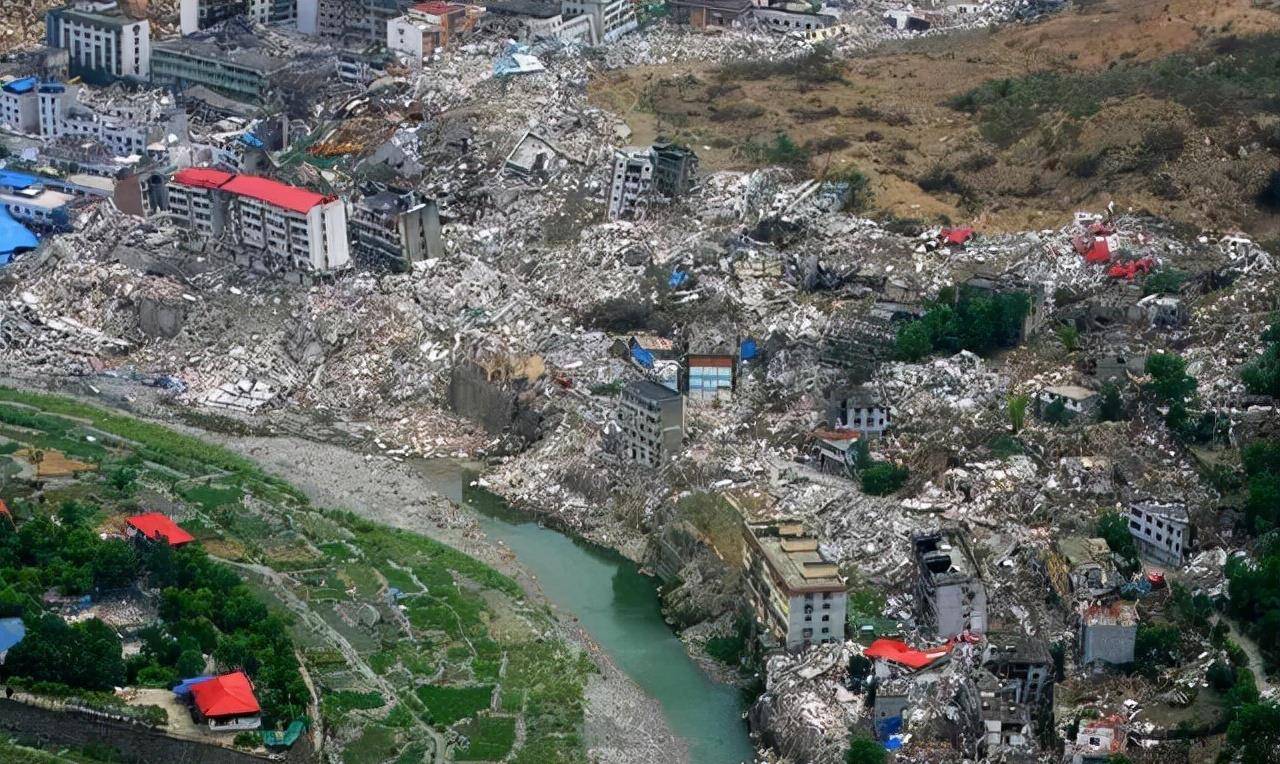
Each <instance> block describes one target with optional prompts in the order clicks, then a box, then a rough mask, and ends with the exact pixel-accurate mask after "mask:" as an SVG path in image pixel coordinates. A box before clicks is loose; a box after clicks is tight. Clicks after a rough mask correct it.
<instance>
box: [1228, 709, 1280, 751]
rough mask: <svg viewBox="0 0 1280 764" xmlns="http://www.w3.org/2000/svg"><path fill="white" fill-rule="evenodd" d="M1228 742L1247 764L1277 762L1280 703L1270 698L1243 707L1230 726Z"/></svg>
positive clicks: (1279, 734)
mask: <svg viewBox="0 0 1280 764" xmlns="http://www.w3.org/2000/svg"><path fill="white" fill-rule="evenodd" d="M1227 742H1229V743H1230V744H1231V745H1233V746H1235V747H1236V749H1237V750H1238V751H1239V752H1240V759H1241V761H1243V762H1244V764H1267V763H1268V762H1273V761H1276V758H1277V755H1278V754H1277V751H1276V748H1277V747H1278V746H1280V705H1277V704H1275V703H1273V702H1271V701H1267V702H1265V703H1250V704H1247V705H1244V706H1242V707H1241V708H1240V709H1239V710H1238V711H1237V712H1236V718H1235V720H1233V721H1232V722H1231V724H1230V725H1229V726H1228V727H1227Z"/></svg>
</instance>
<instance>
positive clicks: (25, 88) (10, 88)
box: [3, 77, 40, 93]
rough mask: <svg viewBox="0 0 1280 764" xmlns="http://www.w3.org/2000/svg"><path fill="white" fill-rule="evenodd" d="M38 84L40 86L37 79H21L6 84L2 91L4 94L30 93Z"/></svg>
mask: <svg viewBox="0 0 1280 764" xmlns="http://www.w3.org/2000/svg"><path fill="white" fill-rule="evenodd" d="M38 84H40V78H39V77H23V78H22V79H20V80H14V81H13V82H6V83H5V84H4V86H3V89H4V92H6V93H30V92H31V91H32V90H35V88H36V85H38Z"/></svg>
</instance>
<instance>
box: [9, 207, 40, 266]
mask: <svg viewBox="0 0 1280 764" xmlns="http://www.w3.org/2000/svg"><path fill="white" fill-rule="evenodd" d="M39 244H40V239H38V238H37V237H36V235H35V234H34V233H31V232H30V231H28V230H27V227H26V226H24V225H23V224H21V223H19V222H18V221H16V220H14V219H13V216H12V215H10V214H9V210H8V208H7V207H5V206H4V205H3V204H0V265H7V264H8V263H9V261H11V260H13V256H14V255H16V254H18V253H20V252H26V251H27V250H29V249H35V248H36V247H37V246H39Z"/></svg>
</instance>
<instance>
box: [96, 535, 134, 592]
mask: <svg viewBox="0 0 1280 764" xmlns="http://www.w3.org/2000/svg"><path fill="white" fill-rule="evenodd" d="M90 565H91V567H92V570H93V583H94V586H97V587H100V588H103V589H118V588H120V587H123V586H128V585H129V584H132V583H133V582H134V580H135V579H136V578H137V577H138V553H137V551H136V550H135V549H134V546H133V544H131V543H129V542H128V541H125V540H124V539H107V540H105V541H103V542H102V543H100V544H98V545H97V548H96V549H95V550H94V553H93V561H92V562H91V563H90Z"/></svg>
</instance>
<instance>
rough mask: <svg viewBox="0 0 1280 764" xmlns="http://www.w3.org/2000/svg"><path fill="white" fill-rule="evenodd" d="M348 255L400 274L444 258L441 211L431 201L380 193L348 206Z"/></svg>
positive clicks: (393, 193)
mask: <svg viewBox="0 0 1280 764" xmlns="http://www.w3.org/2000/svg"><path fill="white" fill-rule="evenodd" d="M349 228H350V230H351V253H352V254H353V255H355V256H356V257H361V258H366V259H368V260H373V261H382V262H390V263H392V264H393V265H395V266H396V267H397V268H398V269H400V270H409V269H410V268H412V267H413V264H414V263H417V262H421V261H422V260H425V259H427V258H429V257H438V256H439V255H441V254H443V250H444V247H443V244H442V242H441V240H440V209H439V207H438V206H437V205H436V202H435V200H434V199H425V200H420V199H418V198H416V197H415V196H414V195H413V194H406V193H395V192H392V191H383V192H380V193H377V194H372V195H370V196H366V197H363V198H362V199H359V200H358V201H356V202H354V203H353V204H352V205H351V220H350V225H349Z"/></svg>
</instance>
